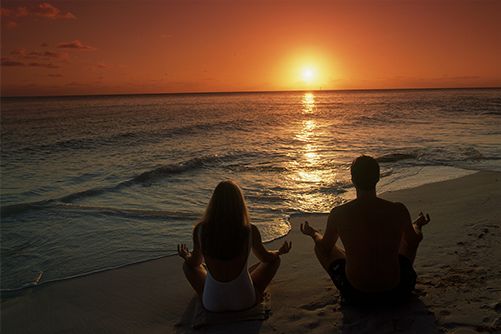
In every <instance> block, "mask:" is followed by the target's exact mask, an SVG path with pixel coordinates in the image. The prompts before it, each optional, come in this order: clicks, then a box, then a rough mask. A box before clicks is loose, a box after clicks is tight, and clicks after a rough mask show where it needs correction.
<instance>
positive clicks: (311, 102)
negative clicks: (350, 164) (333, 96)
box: [286, 93, 337, 212]
mask: <svg viewBox="0 0 501 334" xmlns="http://www.w3.org/2000/svg"><path fill="white" fill-rule="evenodd" d="M301 103H302V106H301V107H302V108H301V111H302V112H301V118H302V119H300V120H298V122H297V123H296V124H297V127H296V129H295V131H294V133H293V136H294V138H295V139H296V140H297V143H298V145H297V146H296V147H295V149H294V150H293V152H292V153H291V154H290V158H291V159H290V161H288V162H287V165H286V167H287V170H288V173H287V183H288V184H287V185H288V188H289V189H290V190H291V191H290V194H289V196H290V197H289V201H290V202H291V205H292V206H293V207H294V208H295V209H297V210H300V211H305V212H318V211H328V208H329V207H330V206H331V205H332V204H333V203H335V202H336V200H337V196H336V194H335V191H333V192H332V193H331V192H330V191H329V187H330V186H334V187H335V184H336V173H335V171H334V170H332V168H331V167H330V164H329V161H328V157H327V156H325V153H326V150H325V147H324V146H325V145H324V144H322V140H321V138H322V137H324V136H325V130H324V128H325V124H323V122H322V120H321V118H320V117H318V114H317V105H316V100H315V95H314V94H313V93H304V95H303V96H302V99H301Z"/></svg>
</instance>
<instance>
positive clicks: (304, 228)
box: [301, 221, 317, 237]
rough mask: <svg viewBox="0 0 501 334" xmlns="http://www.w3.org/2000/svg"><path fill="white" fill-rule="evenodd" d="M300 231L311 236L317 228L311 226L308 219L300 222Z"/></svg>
mask: <svg viewBox="0 0 501 334" xmlns="http://www.w3.org/2000/svg"><path fill="white" fill-rule="evenodd" d="M301 232H303V234H306V235H309V236H310V237H313V236H314V235H315V233H317V230H315V229H314V228H313V227H311V226H310V224H308V221H305V222H304V224H301Z"/></svg>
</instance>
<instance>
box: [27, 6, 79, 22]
mask: <svg viewBox="0 0 501 334" xmlns="http://www.w3.org/2000/svg"><path fill="white" fill-rule="evenodd" d="M34 14H35V15H36V16H41V17H45V18H48V19H52V20H57V19H64V20H74V19H76V16H75V15H73V13H70V12H66V13H63V12H62V11H61V10H60V9H59V8H56V7H54V6H52V5H51V4H49V3H47V2H42V3H41V4H40V5H38V10H36V11H34Z"/></svg>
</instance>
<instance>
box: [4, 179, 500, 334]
mask: <svg viewBox="0 0 501 334" xmlns="http://www.w3.org/2000/svg"><path fill="white" fill-rule="evenodd" d="M381 197H383V198H386V199H389V200H392V201H399V202H403V203H405V204H406V205H407V207H408V208H409V211H410V212H411V215H412V217H413V218H414V217H416V215H417V214H418V213H419V211H426V212H428V213H429V214H430V215H431V218H432V222H431V223H430V224H429V225H428V226H425V228H424V240H423V242H422V243H421V246H420V248H419V251H418V255H417V259H416V262H415V269H416V271H417V273H418V281H417V286H416V287H417V289H416V298H413V300H411V301H410V302H409V303H407V304H405V305H402V306H400V307H398V308H393V309H392V308H379V309H373V310H357V309H354V308H350V307H344V306H341V305H340V303H339V301H340V298H339V293H338V292H337V290H336V289H335V287H334V286H333V284H332V283H331V281H330V279H329V277H328V275H327V274H326V273H325V272H324V271H323V270H322V268H321V266H320V264H318V262H317V261H316V259H315V258H314V254H313V243H312V241H311V239H309V238H307V237H306V236H303V235H302V234H301V233H300V232H299V224H300V223H301V222H303V221H304V220H308V221H309V222H310V223H313V225H314V226H316V227H318V228H321V229H324V227H325V221H326V217H327V216H326V215H325V214H312V215H302V216H295V217H293V218H292V219H291V223H292V230H291V232H290V233H289V234H288V235H287V236H286V237H285V239H286V240H292V242H293V248H292V251H291V253H290V254H287V255H285V256H283V257H282V265H281V268H280V269H279V272H278V274H277V276H276V278H275V279H274V281H273V282H272V284H271V287H270V291H271V295H272V297H271V307H272V311H271V315H270V317H269V319H267V320H265V321H247V322H240V323H234V324H227V325H218V326H212V327H208V328H205V329H201V330H197V331H194V330H193V329H192V328H191V324H192V318H193V312H194V304H195V299H194V293H193V292H192V290H191V288H190V286H189V285H188V283H187V282H186V280H185V279H184V277H183V273H182V270H181V266H182V260H181V258H179V257H177V256H175V257H166V258H161V259H158V260H152V261H148V262H144V263H140V264H135V265H130V266H126V267H123V268H119V269H115V270H109V271H106V272H102V273H98V274H93V275H88V276H85V277H80V278H75V279H70V280H66V281H61V282H57V283H50V284H45V285H41V286H38V287H36V288H32V289H28V290H25V291H24V292H22V293H20V294H17V295H16V296H9V297H6V296H3V298H2V302H1V328H2V333H70V332H77V333H104V332H106V333H190V332H194V333H206V332H207V333H237V332H238V333H239V334H243V333H305V332H308V333H336V332H342V333H393V332H399V333H441V332H446V333H456V334H460V333H477V332H489V333H501V266H500V265H499V264H500V263H501V249H500V248H499V247H500V245H501V204H500V203H501V173H494V172H479V173H475V174H472V175H468V176H465V177H462V178H459V179H454V180H449V181H445V182H438V183H433V184H427V185H423V186H420V187H417V188H413V189H405V190H399V191H394V192H387V193H385V194H383V195H382V196H381ZM282 241H283V239H279V240H276V241H274V242H272V243H270V244H268V245H267V246H268V248H273V247H277V245H279V244H280V243H281V242H282ZM254 260H255V259H253V261H254ZM251 263H252V262H251Z"/></svg>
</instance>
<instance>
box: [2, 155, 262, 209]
mask: <svg viewBox="0 0 501 334" xmlns="http://www.w3.org/2000/svg"><path fill="white" fill-rule="evenodd" d="M253 156H254V153H248V152H232V153H228V154H223V155H220V154H211V155H206V156H201V157H197V158H193V159H189V160H186V161H183V162H180V163H176V164H167V165H164V166H160V167H157V168H153V169H151V170H148V171H145V172H142V173H140V174H138V175H136V176H134V177H132V178H131V179H128V180H125V181H122V182H120V183H118V184H114V185H111V186H104V187H96V188H91V189H86V190H82V191H78V192H74V193H71V194H68V195H64V196H61V197H59V198H52V199H47V200H41V201H35V202H28V203H19V204H12V205H7V206H3V207H1V208H0V216H1V217H2V218H5V217H8V216H11V215H15V214H20V213H23V212H26V211H28V210H40V209H45V208H47V207H49V206H50V205H53V204H57V203H64V204H68V203H72V202H74V201H76V200H79V199H83V198H86V197H93V196H98V195H101V194H104V193H107V192H113V191H117V190H120V189H123V188H126V187H131V186H134V185H143V186H150V185H152V184H153V183H154V182H155V181H157V180H159V179H163V178H166V177H169V176H171V175H175V174H180V173H185V172H188V171H193V170H196V169H199V168H202V167H210V166H214V165H218V164H221V163H225V162H228V161H232V160H234V159H241V158H244V157H245V158H252V157H253Z"/></svg>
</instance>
